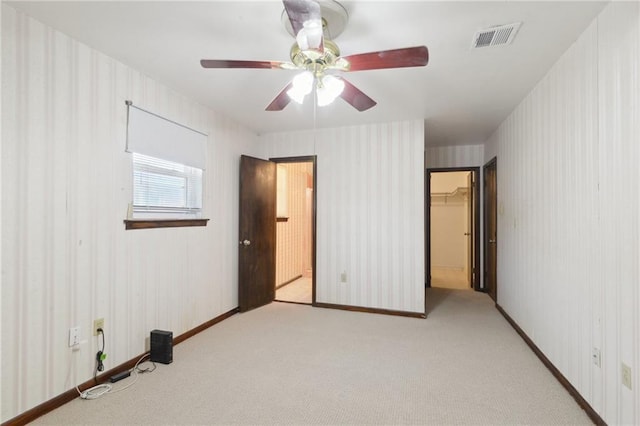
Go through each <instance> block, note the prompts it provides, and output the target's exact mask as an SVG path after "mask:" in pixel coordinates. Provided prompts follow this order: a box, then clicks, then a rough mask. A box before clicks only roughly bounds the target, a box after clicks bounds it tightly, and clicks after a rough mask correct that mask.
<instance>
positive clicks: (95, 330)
mask: <svg viewBox="0 0 640 426" xmlns="http://www.w3.org/2000/svg"><path fill="white" fill-rule="evenodd" d="M99 328H101V329H102V330H103V331H104V318H98V319H96V320H93V335H94V336H97V335H98V329H99Z"/></svg>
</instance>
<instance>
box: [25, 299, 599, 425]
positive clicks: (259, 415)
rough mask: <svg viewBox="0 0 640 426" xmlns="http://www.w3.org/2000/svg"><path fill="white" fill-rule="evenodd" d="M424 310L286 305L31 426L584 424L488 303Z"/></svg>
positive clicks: (454, 302)
mask: <svg viewBox="0 0 640 426" xmlns="http://www.w3.org/2000/svg"><path fill="white" fill-rule="evenodd" d="M427 299H428V306H429V307H428V311H429V316H428V318H427V319H413V318H404V317H392V316H386V315H377V314H366V313H357V312H347V311H338V310H331V309H322V308H313V307H310V306H304V305H294V304H288V303H272V304H271V305H269V306H266V307H263V308H260V309H257V310H254V311H251V312H248V313H244V314H239V315H234V316H233V317H231V318H229V319H228V320H226V321H223V322H222V323H220V324H218V325H215V326H214V327H212V328H210V329H208V330H206V331H204V332H202V333H200V334H198V335H197V336H195V337H193V338H191V339H189V340H187V341H185V342H184V343H182V344H180V345H177V346H176V347H175V348H174V362H173V364H170V365H159V366H158V368H157V369H156V371H155V372H153V373H150V374H146V375H142V376H140V378H139V380H138V382H137V383H136V384H135V385H133V386H132V387H131V388H129V389H127V390H125V391H123V392H120V393H116V394H109V395H105V396H103V397H102V398H100V399H97V400H94V401H85V400H80V399H76V400H74V401H72V402H71V403H69V404H67V405H65V406H64V407H61V408H59V409H58V410H56V411H54V412H52V413H50V414H48V415H46V416H44V417H42V418H40V419H38V420H37V421H36V423H38V424H60V425H63V424H64V425H68V424H156V425H158V424H332V425H336V424H433V425H443V424H474V425H479V424H490V425H495V424H509V425H512V424H545V425H548V424H590V421H589V419H588V417H587V416H586V414H585V413H584V412H583V411H582V410H581V409H580V408H579V407H578V405H577V404H576V403H575V401H574V400H573V399H572V398H571V397H570V396H569V394H568V393H567V392H566V391H565V390H564V388H562V387H561V386H560V384H559V383H558V382H557V381H556V379H555V378H554V377H553V376H552V375H551V374H550V373H549V371H548V370H547V369H546V368H545V367H544V366H543V365H542V363H541V362H540V361H539V360H538V359H537V358H536V357H535V355H534V354H533V353H532V352H531V350H530V349H529V348H528V347H527V346H526V345H525V344H524V342H523V341H522V339H521V338H520V337H519V336H518V335H517V334H516V333H515V332H514V331H513V329H512V328H511V327H510V326H509V325H508V324H507V322H506V321H505V320H504V319H503V318H502V317H501V316H500V314H499V313H498V312H497V311H496V309H495V307H494V306H493V303H492V301H491V300H490V299H489V298H488V297H487V296H486V295H484V294H480V293H475V292H470V291H469V292H467V291H451V290H442V289H430V290H429V292H428V293H427ZM118 385H122V386H124V385H126V381H122V382H119V383H118Z"/></svg>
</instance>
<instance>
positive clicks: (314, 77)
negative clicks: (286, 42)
mask: <svg viewBox="0 0 640 426" xmlns="http://www.w3.org/2000/svg"><path fill="white" fill-rule="evenodd" d="M283 4H284V11H283V13H282V19H283V22H284V23H285V28H287V31H289V33H290V34H292V35H293V36H294V37H295V40H296V42H295V43H294V45H293V46H292V47H291V51H290V54H289V56H290V59H291V62H279V61H246V60H217V59H203V60H201V61H200V64H201V65H202V67H203V68H258V69H285V70H300V71H302V72H301V73H300V74H298V75H297V76H295V77H294V78H293V80H292V81H291V82H290V83H289V84H287V86H286V87H285V88H284V89H282V90H281V91H280V93H279V94H278V95H277V96H276V97H275V98H274V99H273V101H272V102H271V103H270V104H269V105H268V106H267V108H266V110H267V111H281V110H283V109H284V108H285V107H286V106H287V105H288V104H289V103H290V101H291V100H293V101H295V102H297V103H300V104H301V103H303V101H304V98H305V97H306V95H308V94H310V93H311V92H312V91H313V90H314V88H315V93H316V101H317V104H318V106H326V105H329V104H331V103H332V102H333V101H334V100H335V99H336V98H338V97H341V98H342V99H343V100H344V101H346V102H347V103H349V104H350V105H351V106H353V107H354V108H356V109H357V110H358V111H366V110H368V109H369V108H372V107H374V106H375V105H376V102H375V101H374V100H373V99H371V98H370V97H369V96H367V95H365V94H364V93H363V92H362V91H361V90H360V89H358V88H357V87H355V86H354V85H353V84H351V83H349V81H347V80H346V79H345V78H344V77H342V76H341V75H339V74H340V73H346V72H354V71H366V70H379V69H386V68H405V67H422V66H425V65H427V62H428V60H429V52H428V50H427V47H426V46H417V47H409V48H402V49H393V50H383V51H378V52H369V53H361V54H357V55H351V56H344V57H343V56H340V49H339V48H338V46H337V45H336V44H335V43H334V42H333V41H332V40H331V38H335V37H337V36H338V35H339V34H340V33H342V31H343V30H344V28H345V26H346V24H347V21H348V17H349V15H348V14H347V11H346V9H345V8H344V7H343V6H342V5H341V4H340V3H338V2H336V1H333V0H283ZM285 16H286V18H287V19H285Z"/></svg>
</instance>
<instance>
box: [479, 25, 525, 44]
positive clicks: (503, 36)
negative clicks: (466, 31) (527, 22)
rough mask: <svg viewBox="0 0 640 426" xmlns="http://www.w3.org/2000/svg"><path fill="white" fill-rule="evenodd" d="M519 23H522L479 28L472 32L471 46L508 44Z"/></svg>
mask: <svg viewBox="0 0 640 426" xmlns="http://www.w3.org/2000/svg"><path fill="white" fill-rule="evenodd" d="M520 25H522V22H516V23H514V24H509V25H500V26H497V27H491V28H486V29H484V30H480V31H478V32H477V33H475V34H474V36H473V43H472V45H471V48H472V49H476V48H478V47H487V46H500V45H503V44H510V43H511V42H512V41H513V39H514V38H515V36H516V33H517V32H518V29H519V28H520Z"/></svg>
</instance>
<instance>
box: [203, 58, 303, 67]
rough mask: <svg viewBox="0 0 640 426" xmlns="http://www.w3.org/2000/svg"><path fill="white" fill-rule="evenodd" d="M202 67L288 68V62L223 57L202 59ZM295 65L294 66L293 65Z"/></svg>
mask: <svg viewBox="0 0 640 426" xmlns="http://www.w3.org/2000/svg"><path fill="white" fill-rule="evenodd" d="M200 65H202V68H262V69H290V65H291V66H293V64H289V63H288V62H279V61H236V60H225V59H202V60H201V61H200ZM294 67H295V66H294Z"/></svg>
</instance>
